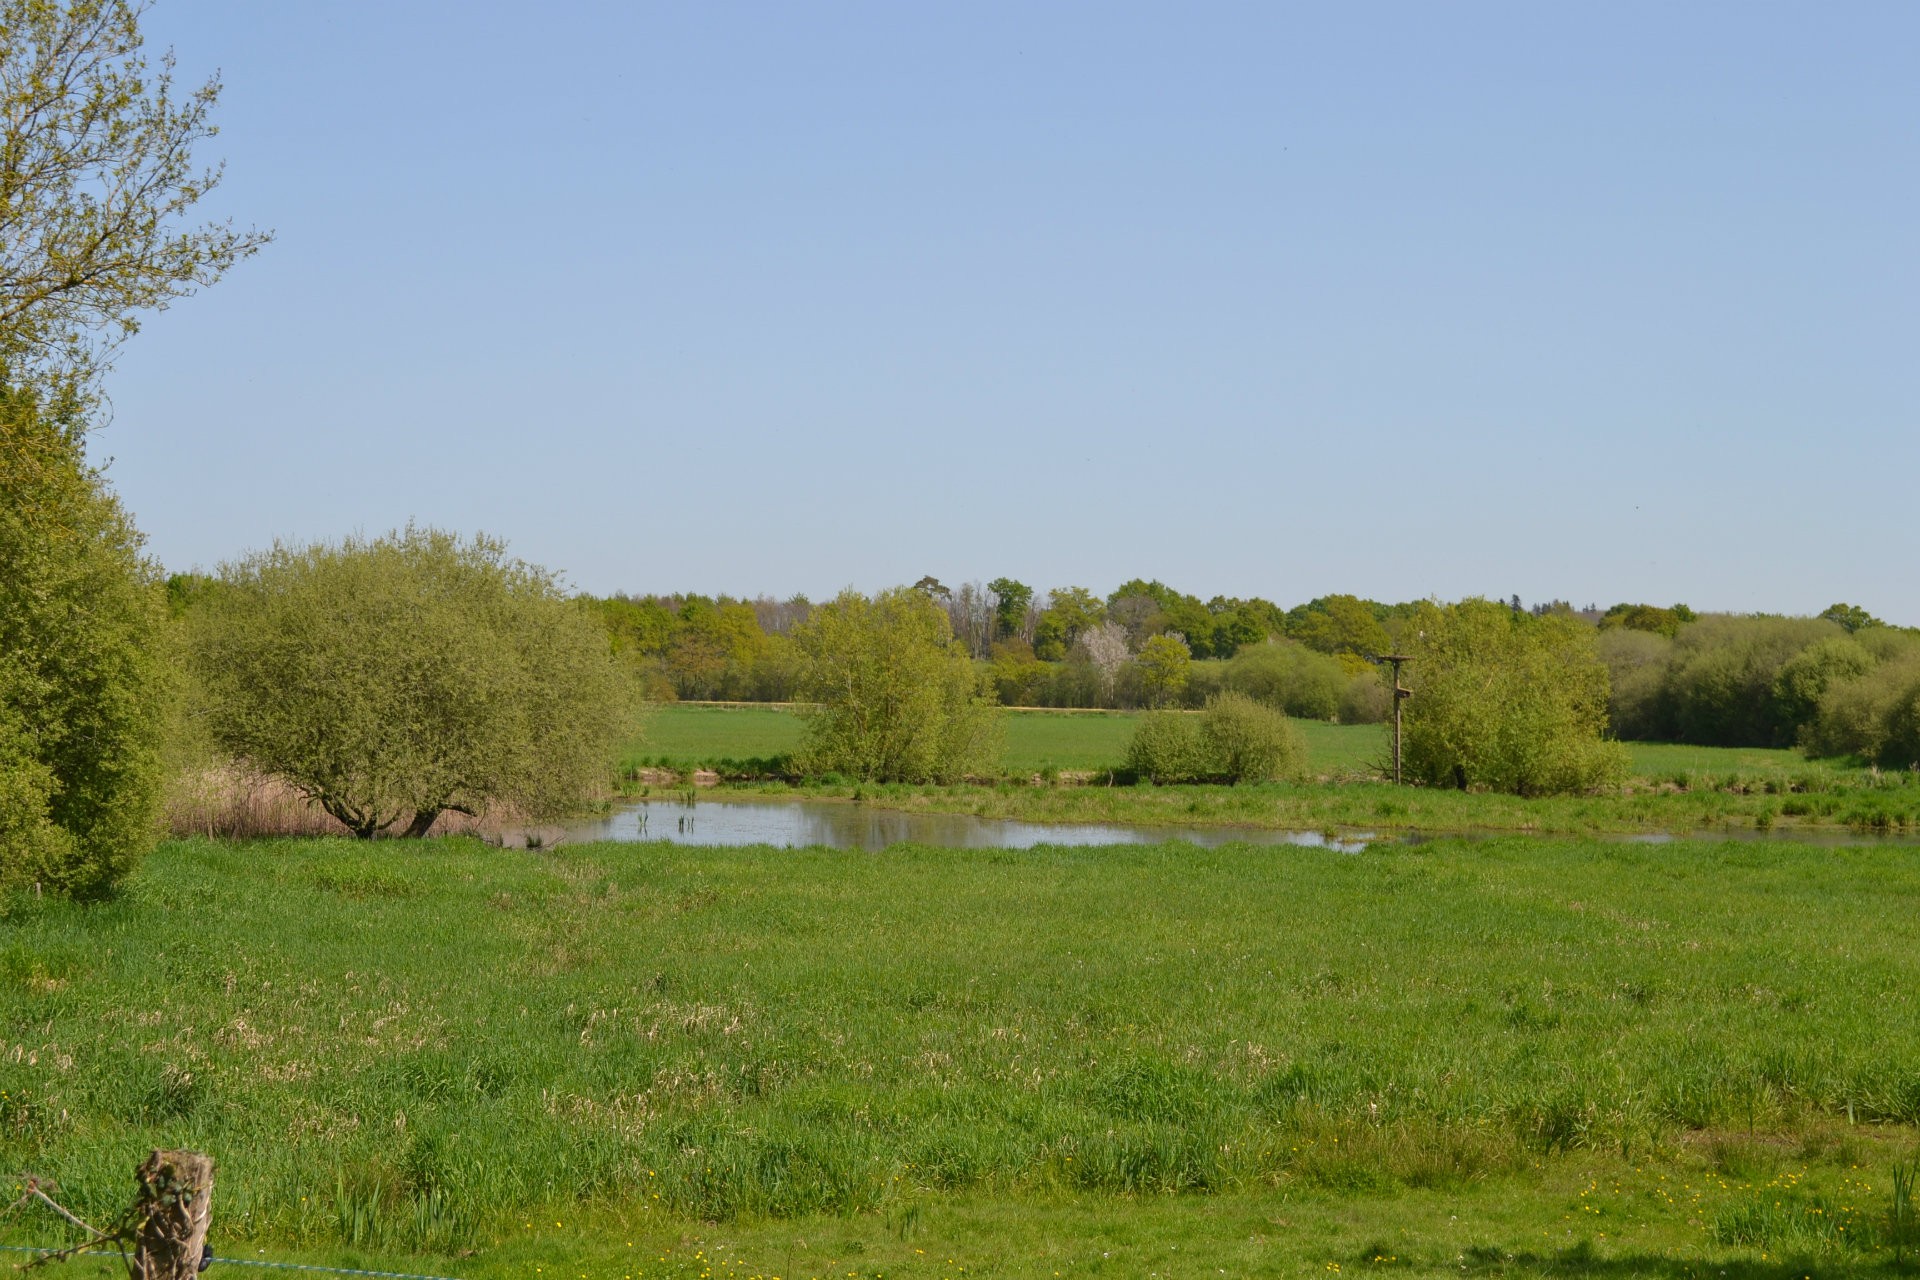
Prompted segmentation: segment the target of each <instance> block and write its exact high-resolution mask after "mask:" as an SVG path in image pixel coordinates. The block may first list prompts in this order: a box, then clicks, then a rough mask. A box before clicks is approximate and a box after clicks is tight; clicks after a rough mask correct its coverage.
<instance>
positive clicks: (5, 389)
mask: <svg viewBox="0 0 1920 1280" xmlns="http://www.w3.org/2000/svg"><path fill="white" fill-rule="evenodd" d="M78 413H79V405H78V402H77V399H76V398H74V397H72V396H68V397H66V398H64V399H55V400H53V401H51V402H43V400H42V398H41V396H40V395H38V394H36V393H35V392H33V391H31V390H28V389H23V388H20V387H17V386H16V387H9V386H8V385H7V384H6V381H5V379H4V378H0V885H4V884H26V883H35V884H39V885H41V886H43V888H45V889H49V890H52V891H54V892H59V893H66V894H71V895H74V896H79V897H91V896H97V895H99V894H102V893H105V892H107V891H108V890H109V889H111V888H112V887H113V886H114V885H115V884H116V883H117V882H118V881H119V880H120V879H121V878H122V877H123V876H125V875H126V873H127V872H128V871H130V870H131V869H132V868H133V867H134V865H135V864H136V863H137V862H138V860H139V858H140V856H141V855H142V854H143V853H145V852H146V850H147V849H148V848H149V847H150V846H151V844H152V842H153V837H154V834H155V830H156V827H155V810H156V805H157V801H158V793H159V778H160V757H159V748H160V740H161V736H162V730H163V726H164V724H165V721H166V714H167V708H168V694H169V692H170V688H171V685H170V681H169V679H168V675H167V665H166V662H165V639H166V628H165V618H166V612H165V605H164V603H163V602H162V593H161V589H160V586H159V582H158V579H157V574H156V573H155V571H154V569H153V568H152V566H151V565H149V564H148V563H147V562H146V561H145V560H144V559H142V558H141V555H140V538H139V535H138V534H136V533H135V532H134V529H133V526H132V524H131V523H130V522H129V521H128V520H127V517H126V514H125V513H124V512H123V511H122V510H121V508H120V505H119V504H118V503H117V502H115V501H114V499H113V497H112V496H111V495H110V494H109V493H108V492H107V490H106V486H105V484H104V483H103V482H102V480H101V478H100V477H99V475H98V474H97V473H95V472H93V471H92V470H90V469H88V467H87V466H86V464H85V461H84V460H83V458H82V456H81V450H80V437H81V435H82V434H83V432H82V430H81V428H80V425H79V420H78V417H77V415H78Z"/></svg>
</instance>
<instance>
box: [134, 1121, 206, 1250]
mask: <svg viewBox="0 0 1920 1280" xmlns="http://www.w3.org/2000/svg"><path fill="white" fill-rule="evenodd" d="M134 1177H135V1178H136V1179H138V1180H139V1183H140V1196H139V1199H138V1200H137V1201H136V1202H135V1213H136V1221H137V1223H138V1225H137V1227H136V1228H135V1232H136V1234H135V1236H134V1241H133V1280H194V1277H196V1276H197V1275H198V1274H199V1273H200V1255H201V1254H202V1253H204V1252H205V1251H206V1247H207V1223H208V1221H209V1218H210V1215H211V1212H212V1205H213V1159H212V1157H210V1156H203V1155H201V1154H200V1153H199V1152H198V1151H156V1152H154V1153H153V1154H152V1155H150V1156H148V1157H147V1159H146V1162H145V1163H144V1164H142V1165H141V1166H140V1168H139V1170H138V1171H137V1172H136V1173H135V1174H134Z"/></svg>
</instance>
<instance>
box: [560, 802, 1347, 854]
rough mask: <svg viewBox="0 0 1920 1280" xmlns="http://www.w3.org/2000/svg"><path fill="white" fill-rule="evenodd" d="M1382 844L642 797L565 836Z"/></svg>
mask: <svg viewBox="0 0 1920 1280" xmlns="http://www.w3.org/2000/svg"><path fill="white" fill-rule="evenodd" d="M1374 838H1375V837H1374V836H1373V835H1371V834H1370V833H1366V832H1351V833H1341V834H1338V835H1330V834H1322V833H1321V832H1318V831H1269V830H1264V829H1261V828H1257V827H1133V826H1119V825H1114V824H1107V823H1088V824H1077V825H1076V824H1067V823H1053V822H1012V821H1007V820H1004V819H1000V818H976V817H974V816H973V815H972V814H967V813H900V812H897V811H895V810H889V809H874V808H871V807H869V806H867V805H863V804H835V803H829V802H823V801H818V800H815V801H805V800H695V801H693V802H691V803H689V802H687V801H685V800H651V801H647V800H643V801H641V802H639V803H638V804H632V805H627V806H624V807H622V808H618V809H615V810H614V811H613V812H612V813H610V814H608V815H607V816H606V817H604V818H601V819H599V820H597V821H593V822H582V823H577V824H575V825H572V826H569V827H568V828H567V829H566V840H567V843H569V844H576V843H580V842H583V841H587V840H666V841H670V842H671V843H673V844H705V845H743V844H766V845H773V846H774V847H775V848H794V849H798V848H804V847H806V846H808V845H826V846H828V847H830V848H835V849H884V848H886V847H887V846H888V845H890V844H902V843H910V844H926V845H940V846H943V847H946V848H950V849H1031V848H1033V847H1034V846H1035V845H1042V844H1050V845H1100V844H1161V843H1163V842H1165V841H1168V840H1185V841H1187V842H1188V843H1190V844H1197V845H1203V846H1213V845H1222V844H1229V843H1234V842H1239V843H1245V844H1291V845H1306V846H1308V847H1311V848H1316V849H1337V850H1339V851H1340V852H1342V853H1357V852H1359V851H1360V850H1362V849H1364V848H1366V847H1367V844H1368V842H1369V841H1371V840H1373V839H1374Z"/></svg>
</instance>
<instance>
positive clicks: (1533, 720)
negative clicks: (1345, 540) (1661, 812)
mask: <svg viewBox="0 0 1920 1280" xmlns="http://www.w3.org/2000/svg"><path fill="white" fill-rule="evenodd" d="M1413 629H1414V630H1415V632H1416V633H1417V637H1418V638H1417V639H1416V640H1415V641H1414V642H1413V643H1412V644H1411V645H1410V646H1409V653H1410V654H1411V656H1412V659H1413V660H1412V661H1411V662H1410V663H1408V672H1409V679H1408V684H1409V685H1410V686H1411V687H1412V689H1413V697H1412V698H1410V699H1409V700H1408V702H1407V710H1406V771H1407V776H1409V777H1411V778H1415V779H1417V780H1419V781H1421V782H1425V783H1427V784H1428V785H1430V786H1448V787H1459V788H1461V789H1463V790H1464V789H1466V788H1469V787H1486V788H1489V789H1491V790H1494V791H1509V792H1513V793H1515V794H1518V795H1553V794H1565V793H1570V792H1582V791H1593V790H1597V789H1599V788H1602V787H1607V786H1612V785H1617V784H1618V783H1619V782H1621V781H1622V780H1623V779H1624V777H1625V774H1626V767H1627V755H1626V749H1625V748H1624V747H1622V746H1621V745H1620V744H1619V743H1617V742H1611V741H1608V740H1607V736H1606V735H1607V690H1608V683H1607V668H1606V665H1605V664H1604V663H1602V662H1601V661H1600V659H1599V657H1598V655H1597V654H1596V653H1595V651H1594V632H1593V630H1592V628H1590V627H1588V626H1587V625H1586V624H1585V623H1582V622H1580V621H1578V620H1577V619H1573V618H1567V617H1560V616H1557V615H1547V616H1545V617H1535V616H1533V615H1532V614H1530V613H1525V612H1522V611H1519V610H1516V609H1511V608H1509V607H1508V606H1506V605H1504V604H1499V603H1496V602H1493V601H1489V600H1463V601H1461V602H1460V603H1459V604H1456V605H1449V606H1444V607H1442V606H1439V605H1425V606H1423V607H1422V608H1421V610H1420V612H1419V613H1418V614H1417V615H1416V617H1415V623H1414V628H1413Z"/></svg>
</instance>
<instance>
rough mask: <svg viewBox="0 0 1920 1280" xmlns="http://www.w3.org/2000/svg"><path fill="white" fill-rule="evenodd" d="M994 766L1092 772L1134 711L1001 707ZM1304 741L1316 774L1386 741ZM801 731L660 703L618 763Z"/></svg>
mask: <svg viewBox="0 0 1920 1280" xmlns="http://www.w3.org/2000/svg"><path fill="white" fill-rule="evenodd" d="M1003 715H1004V717H1005V724H1006V749H1005V751H1004V753H1003V755H1002V756H1001V767H1002V768H1004V769H1005V770H1006V771H1007V772H1008V773H1009V774H1016V775H1021V774H1033V773H1038V772H1041V771H1042V770H1046V769H1056V770H1072V771H1079V772H1093V771H1097V770H1104V769H1113V768H1118V767H1119V766H1120V765H1121V764H1122V763H1123V762H1124V761H1125V759H1126V755H1127V741H1128V740H1129V739H1130V738H1131V737H1132V736H1133V729H1134V726H1135V725H1136V724H1137V723H1139V719H1140V713H1139V712H1134V711H1028V710H1020V711H1007V712H1004V713H1003ZM1294 725H1295V727H1297V728H1298V729H1299V730H1300V732H1301V734H1302V735H1303V736H1304V737H1305V739H1306V742H1307V752H1308V758H1309V761H1310V767H1311V768H1312V769H1314V770H1315V771H1316V772H1320V773H1334V774H1347V773H1364V772H1366V771H1368V770H1369V769H1370V767H1371V765H1372V763H1373V762H1374V760H1375V758H1376V757H1377V756H1379V755H1380V753H1381V750H1382V746H1383V744H1384V743H1385V742H1386V738H1385V736H1384V734H1383V731H1382V730H1381V729H1380V727H1379V726H1377V725H1336V724H1325V723H1322V722H1319V721H1311V720H1296V721H1294ZM804 732H805V719H804V716H803V714H802V713H801V712H799V711H796V710H794V709H792V708H790V707H775V706H764V707H756V706H740V705H731V706H713V705H698V704H696V705H687V704H682V703H663V704H661V705H660V706H657V707H654V708H653V709H652V710H650V711H649V712H648V713H647V717H646V725H645V730H644V733H643V735H642V737H641V739H640V741H639V742H637V743H634V744H632V745H631V746H629V747H628V748H627V749H626V751H625V753H624V758H623V761H622V763H623V765H624V766H625V767H627V768H629V769H631V768H633V767H636V766H639V765H645V764H650V765H662V766H666V767H668V768H677V769H692V768H700V767H711V766H722V765H727V764H744V763H746V762H760V763H762V764H766V763H771V762H773V761H776V760H778V759H779V758H780V757H782V756H786V755H789V754H791V753H792V752H794V751H797V750H798V749H799V747H800V742H801V737H802V735H803V734H804Z"/></svg>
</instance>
